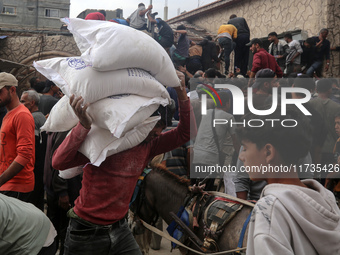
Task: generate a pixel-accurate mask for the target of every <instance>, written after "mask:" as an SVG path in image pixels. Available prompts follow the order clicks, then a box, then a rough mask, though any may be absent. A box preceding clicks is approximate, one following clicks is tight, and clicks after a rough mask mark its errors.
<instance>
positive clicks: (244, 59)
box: [234, 34, 249, 75]
mask: <svg viewBox="0 0 340 255" xmlns="http://www.w3.org/2000/svg"><path fill="white" fill-rule="evenodd" d="M235 43H236V48H235V49H234V51H235V66H237V67H238V68H240V69H241V74H242V75H246V74H247V71H248V70H247V69H248V59H249V47H248V46H246V44H247V43H249V35H248V34H240V35H237V38H236V39H235Z"/></svg>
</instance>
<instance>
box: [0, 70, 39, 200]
mask: <svg viewBox="0 0 340 255" xmlns="http://www.w3.org/2000/svg"><path fill="white" fill-rule="evenodd" d="M17 86H18V80H17V79H16V78H15V77H14V76H13V75H11V74H8V73H4V72H3V73H0V106H6V108H7V114H6V115H5V117H4V119H3V122H2V126H1V130H0V132H1V137H0V144H1V146H0V192H1V193H3V194H5V195H7V196H11V197H16V198H18V199H20V200H22V201H27V199H28V197H29V195H30V192H31V191H32V190H33V189H34V173H33V169H34V162H35V148H34V146H35V138H34V120H33V117H32V114H31V113H30V111H29V110H28V109H27V108H26V107H25V106H24V105H23V104H21V103H20V101H19V97H18V95H17V93H16V90H17V89H16V87H17Z"/></svg>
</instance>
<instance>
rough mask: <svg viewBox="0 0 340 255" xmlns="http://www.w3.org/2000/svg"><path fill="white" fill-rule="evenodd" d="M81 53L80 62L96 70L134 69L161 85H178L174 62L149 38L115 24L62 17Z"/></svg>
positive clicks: (142, 33) (129, 28)
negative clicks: (148, 74)
mask: <svg viewBox="0 0 340 255" xmlns="http://www.w3.org/2000/svg"><path fill="white" fill-rule="evenodd" d="M61 21H63V22H65V23H66V24H67V27H68V29H69V31H70V32H71V33H72V34H73V36H74V39H75V41H76V43H77V45H78V48H79V50H80V51H81V53H82V59H83V60H84V61H85V62H86V63H87V64H88V65H91V66H92V67H93V68H94V69H96V70H98V71H109V70H118V69H123V68H129V67H137V68H141V69H144V70H146V71H148V72H150V73H151V74H152V75H153V76H154V77H155V78H156V79H157V80H158V81H159V82H160V83H162V84H163V85H165V86H169V87H177V86H180V82H179V79H178V77H177V75H176V71H175V68H174V66H173V63H172V61H171V59H170V57H169V55H168V54H167V52H166V51H165V50H164V49H163V47H162V46H161V45H160V44H159V43H157V42H156V41H155V40H154V39H153V38H152V37H151V36H149V35H147V34H146V33H144V32H141V31H138V30H136V29H134V28H131V27H128V26H122V25H120V24H116V23H114V22H107V21H98V20H83V19H77V18H70V19H69V18H64V19H61Z"/></svg>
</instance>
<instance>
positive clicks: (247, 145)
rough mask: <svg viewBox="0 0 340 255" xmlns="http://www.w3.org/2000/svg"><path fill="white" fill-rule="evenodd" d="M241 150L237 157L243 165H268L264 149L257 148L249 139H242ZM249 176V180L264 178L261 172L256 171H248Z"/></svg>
mask: <svg viewBox="0 0 340 255" xmlns="http://www.w3.org/2000/svg"><path fill="white" fill-rule="evenodd" d="M242 145H243V150H242V151H241V153H240V155H239V159H240V160H241V161H242V162H243V164H244V166H245V167H250V168H251V167H254V166H259V167H260V166H261V165H262V166H263V165H266V166H267V165H268V163H267V161H266V149H265V147H263V148H262V149H258V148H257V146H256V144H255V143H252V142H250V141H246V140H243V141H242ZM248 173H249V177H250V179H251V180H262V179H263V178H264V176H263V174H262V173H261V172H259V173H256V172H253V171H249V172H248Z"/></svg>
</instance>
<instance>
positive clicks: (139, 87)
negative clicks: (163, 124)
mask: <svg viewBox="0 0 340 255" xmlns="http://www.w3.org/2000/svg"><path fill="white" fill-rule="evenodd" d="M110 23H111V22H110ZM34 67H35V68H36V69H37V70H38V71H39V72H40V73H41V74H42V75H44V76H45V77H46V78H48V79H49V80H51V81H53V82H54V83H55V84H56V85H57V86H58V87H59V88H60V89H61V90H62V91H63V93H64V94H65V95H67V96H68V97H70V96H71V95H72V94H74V95H75V96H82V97H83V98H84V101H85V103H93V102H96V101H98V100H100V99H103V98H106V97H108V96H111V95H119V94H135V95H140V96H144V97H150V98H152V97H163V98H168V99H169V98H170V97H169V94H168V92H167V91H166V89H165V87H164V86H163V85H162V84H160V83H159V82H158V81H157V80H156V79H155V78H154V77H152V75H150V74H149V73H147V72H146V71H144V70H142V69H137V68H127V69H121V70H115V71H107V72H98V71H95V70H94V69H93V68H91V67H90V66H87V65H86V64H85V62H84V61H82V60H81V58H80V57H71V58H51V59H46V60H40V61H37V62H34Z"/></svg>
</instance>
